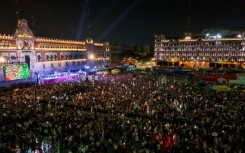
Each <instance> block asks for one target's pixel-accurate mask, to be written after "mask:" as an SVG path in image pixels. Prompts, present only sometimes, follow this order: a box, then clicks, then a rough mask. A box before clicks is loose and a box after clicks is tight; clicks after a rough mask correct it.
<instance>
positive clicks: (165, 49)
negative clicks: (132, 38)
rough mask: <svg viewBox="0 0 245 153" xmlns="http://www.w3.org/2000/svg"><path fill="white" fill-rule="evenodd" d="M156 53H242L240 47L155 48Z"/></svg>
mask: <svg viewBox="0 0 245 153" xmlns="http://www.w3.org/2000/svg"><path fill="white" fill-rule="evenodd" d="M156 50H157V51H233V50H234V51H244V48H242V47H224V48H222V47H218V48H211V47H209V48H162V47H161V48H156Z"/></svg>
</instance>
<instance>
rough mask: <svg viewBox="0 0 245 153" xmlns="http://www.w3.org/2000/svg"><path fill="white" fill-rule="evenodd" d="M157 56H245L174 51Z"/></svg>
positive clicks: (240, 54) (239, 54)
mask: <svg viewBox="0 0 245 153" xmlns="http://www.w3.org/2000/svg"><path fill="white" fill-rule="evenodd" d="M157 55H158V56H159V55H160V56H245V53H226V54H222V53H204V54H195V53H181V54H179V53H176V54H168V53H167V54H157Z"/></svg>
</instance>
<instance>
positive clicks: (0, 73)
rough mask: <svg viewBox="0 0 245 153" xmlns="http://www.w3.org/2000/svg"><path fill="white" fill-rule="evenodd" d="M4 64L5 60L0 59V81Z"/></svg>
mask: <svg viewBox="0 0 245 153" xmlns="http://www.w3.org/2000/svg"><path fill="white" fill-rule="evenodd" d="M4 62H5V58H4V57H2V56H1V57H0V69H1V70H0V81H2V80H3V64H4Z"/></svg>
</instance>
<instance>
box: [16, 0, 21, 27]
mask: <svg viewBox="0 0 245 153" xmlns="http://www.w3.org/2000/svg"><path fill="white" fill-rule="evenodd" d="M16 15H17V27H19V26H20V13H19V0H16Z"/></svg>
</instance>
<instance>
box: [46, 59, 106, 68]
mask: <svg viewBox="0 0 245 153" xmlns="http://www.w3.org/2000/svg"><path fill="white" fill-rule="evenodd" d="M101 62H102V61H94V64H97V63H101ZM85 64H86V61H77V62H71V63H68V62H66V63H65V66H82V65H85ZM49 65H50V67H51V68H54V67H55V66H54V63H48V64H43V69H45V68H46V67H49ZM58 67H61V63H58Z"/></svg>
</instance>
